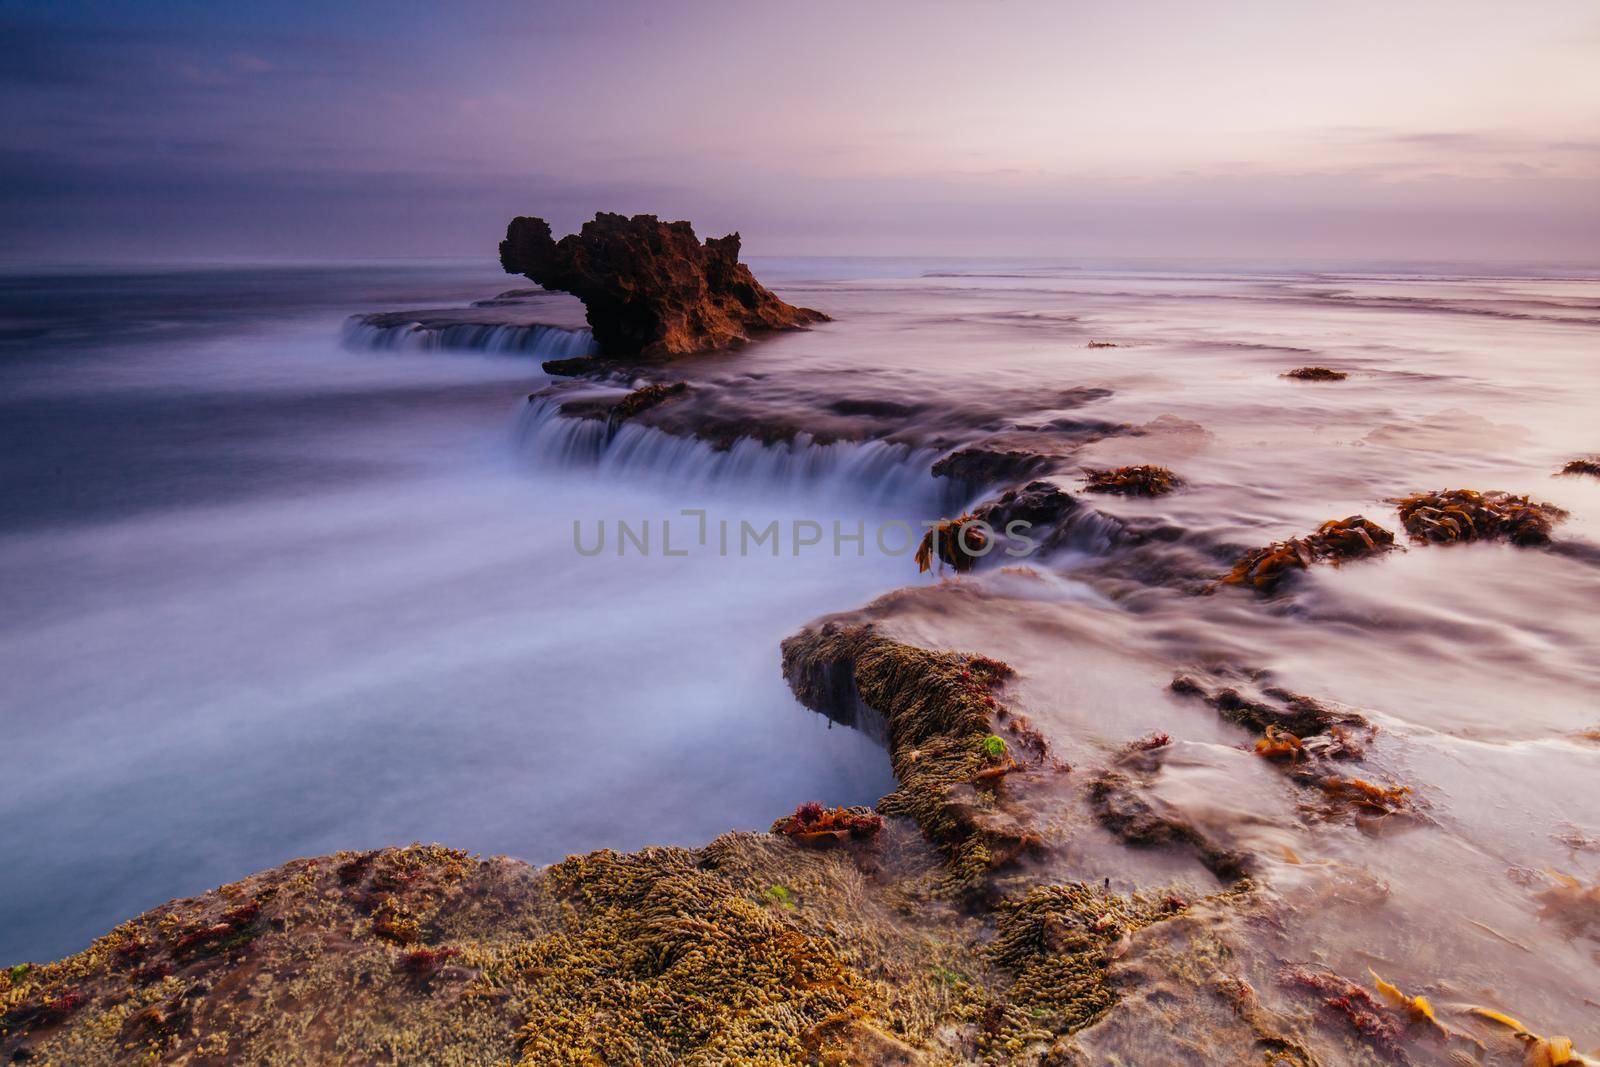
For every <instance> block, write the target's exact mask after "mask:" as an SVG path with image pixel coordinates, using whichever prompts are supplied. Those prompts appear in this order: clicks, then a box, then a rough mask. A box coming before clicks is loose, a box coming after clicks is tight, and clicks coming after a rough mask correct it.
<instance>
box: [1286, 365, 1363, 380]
mask: <svg viewBox="0 0 1600 1067" xmlns="http://www.w3.org/2000/svg"><path fill="white" fill-rule="evenodd" d="M1279 377H1281V378H1294V379H1295V380H1296V381H1302V382H1342V381H1344V380H1345V379H1346V378H1348V377H1350V375H1348V374H1346V373H1345V372H1344V371H1342V370H1334V369H1333V368H1332V367H1296V368H1295V369H1294V370H1291V371H1284V372H1283V374H1281V375H1279Z"/></svg>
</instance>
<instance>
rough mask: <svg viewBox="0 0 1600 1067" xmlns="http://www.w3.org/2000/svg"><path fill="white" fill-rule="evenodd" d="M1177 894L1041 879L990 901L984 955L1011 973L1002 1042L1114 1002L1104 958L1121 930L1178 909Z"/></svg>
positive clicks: (1086, 1016) (1072, 1021)
mask: <svg viewBox="0 0 1600 1067" xmlns="http://www.w3.org/2000/svg"><path fill="white" fill-rule="evenodd" d="M1187 907H1188V903H1187V902H1186V901H1184V900H1182V899H1181V898H1179V897H1175V896H1170V895H1169V896H1166V897H1164V898H1161V899H1158V900H1153V899H1149V898H1146V897H1144V896H1141V895H1138V894H1135V895H1133V896H1121V895H1119V894H1116V893H1112V892H1109V891H1108V890H1106V889H1104V888H1102V887H1100V886H1096V885H1090V884H1086V883H1082V882H1074V883H1069V884H1067V885H1041V886H1035V887H1033V888H1032V889H1030V890H1028V892H1027V893H1026V895H1024V896H1023V897H1022V898H1021V899H1018V900H1011V901H1003V902H1001V903H1000V904H999V905H998V907H997V908H996V921H995V937H994V941H993V942H992V944H991V945H990V946H989V957H990V959H991V960H992V961H993V962H994V963H995V964H997V965H998V966H1000V967H1002V968H1004V969H1005V970H1006V971H1008V972H1010V973H1011V974H1012V975H1013V979H1012V983H1011V987H1010V988H1009V989H1008V990H1007V1000H1008V1002H1009V1003H1008V1005H1007V1007H1006V1009H1005V1012H1004V1014H1003V1015H1002V1018H1001V1019H1000V1020H999V1025H998V1026H996V1027H995V1029H996V1030H998V1031H999V1032H1000V1034H1001V1035H1002V1038H1003V1043H1004V1045H1005V1049H1006V1051H1008V1052H1012V1053H1016V1052H1018V1051H1020V1049H1021V1048H1022V1047H1023V1046H1024V1045H1025V1044H1026V1043H1027V1042H1029V1041H1039V1040H1049V1039H1050V1038H1051V1037H1053V1036H1055V1035H1056V1034H1061V1033H1073V1032H1075V1031H1078V1030H1081V1029H1083V1028H1084V1027H1086V1026H1089V1025H1091V1024H1092V1023H1094V1022H1096V1021H1097V1020H1099V1019H1100V1018H1102V1017H1103V1016H1104V1015H1105V1014H1106V1012H1108V1011H1109V1010H1110V1009H1111V1008H1112V1006H1113V1005H1115V1004H1116V1002H1117V990H1116V987H1115V986H1114V985H1113V984H1112V982H1111V980H1110V965H1111V962H1112V960H1113V959H1114V958H1115V957H1116V955H1117V954H1118V952H1119V947H1120V946H1122V945H1123V944H1125V941H1126V939H1127V937H1128V936H1129V935H1130V934H1133V933H1135V932H1137V931H1139V930H1142V929H1143V928H1145V927H1147V926H1149V925H1150V924H1152V923H1154V922H1158V921H1160V920H1163V919H1168V918H1171V917H1172V916H1174V915H1177V914H1179V913H1181V912H1182V911H1184V910H1185V909H1186V908H1187Z"/></svg>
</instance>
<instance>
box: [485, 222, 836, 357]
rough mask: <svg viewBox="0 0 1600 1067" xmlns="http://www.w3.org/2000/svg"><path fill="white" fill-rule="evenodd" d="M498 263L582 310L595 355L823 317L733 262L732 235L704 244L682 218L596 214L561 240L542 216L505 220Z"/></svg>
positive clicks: (690, 343)
mask: <svg viewBox="0 0 1600 1067" xmlns="http://www.w3.org/2000/svg"><path fill="white" fill-rule="evenodd" d="M500 263H501V265H502V266H503V267H505V269H506V271H507V273H510V274H522V275H525V276H526V277H528V278H531V279H532V280H533V281H536V282H538V283H539V284H540V285H542V286H544V287H545V288H546V289H551V290H558V291H561V292H567V293H571V294H573V295H574V296H576V297H578V299H580V300H582V301H583V303H584V306H585V307H587V308H588V318H589V326H590V328H591V329H592V330H593V331H594V338H595V341H596V342H597V343H598V344H599V346H600V351H601V354H602V355H604V356H611V357H619V356H646V357H666V356H679V355H684V354H687V353H690V352H700V351H704V350H706V349H712V348H721V347H723V346H725V345H730V344H735V343H737V342H740V341H746V340H749V339H750V338H751V337H752V336H753V335H756V334H760V333H766V332H771V331H773V330H793V329H800V328H802V327H805V326H808V325H810V324H812V323H814V322H823V321H826V319H827V316H826V315H824V314H822V313H821V312H819V311H812V310H811V309H809V308H798V307H794V306H793V305H790V304H786V303H784V302H783V301H782V300H779V299H778V298H777V297H776V296H774V295H773V294H772V292H771V291H770V290H768V289H767V288H766V286H764V285H762V284H761V283H760V282H758V281H756V279H755V275H753V274H751V273H750V268H748V267H746V266H745V265H744V264H743V263H740V262H739V235H738V234H737V233H731V234H729V235H728V236H726V237H713V238H710V239H709V240H707V241H706V242H705V243H704V244H701V243H700V240H699V239H698V238H697V237H695V234H694V227H693V226H691V225H690V224H689V223H687V222H661V221H660V220H658V219H657V218H656V217H655V216H654V215H635V216H633V217H632V218H628V217H627V216H625V215H613V214H607V213H605V212H601V213H600V214H598V215H596V216H595V217H594V219H593V220H592V221H590V222H586V223H584V224H583V229H582V230H581V231H579V232H578V233H576V234H569V235H568V236H566V237H563V238H562V239H561V240H560V241H557V240H555V239H554V238H553V237H552V236H551V234H550V224H549V223H547V222H545V221H544V220H543V219H537V218H528V217H520V218H515V219H512V220H511V225H510V226H509V227H507V228H506V239H505V240H504V241H502V242H500Z"/></svg>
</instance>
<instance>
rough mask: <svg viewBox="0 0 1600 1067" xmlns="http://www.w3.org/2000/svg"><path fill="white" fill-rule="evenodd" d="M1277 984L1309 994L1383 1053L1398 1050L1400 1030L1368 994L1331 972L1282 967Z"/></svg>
mask: <svg viewBox="0 0 1600 1067" xmlns="http://www.w3.org/2000/svg"><path fill="white" fill-rule="evenodd" d="M1278 980H1279V981H1280V982H1282V983H1283V984H1285V985H1287V986H1291V987H1298V988H1300V989H1305V990H1309V991H1311V992H1313V993H1315V994H1317V996H1318V997H1319V999H1320V1002H1321V1004H1322V1007H1323V1008H1324V1010H1326V1011H1328V1012H1331V1013H1332V1014H1334V1015H1337V1016H1339V1017H1340V1018H1342V1019H1343V1020H1344V1021H1345V1022H1346V1023H1348V1024H1349V1025H1350V1027H1351V1029H1353V1030H1355V1032H1356V1033H1357V1034H1360V1035H1361V1036H1362V1037H1363V1038H1365V1039H1366V1040H1367V1041H1369V1042H1371V1043H1372V1044H1373V1045H1376V1046H1377V1047H1379V1048H1380V1049H1382V1050H1384V1051H1385V1052H1388V1053H1391V1054H1395V1053H1398V1052H1399V1050H1400V1037H1401V1032H1400V1026H1399V1024H1397V1023H1396V1022H1395V1021H1394V1019H1393V1018H1391V1017H1390V1015H1389V1013H1388V1012H1386V1011H1384V1009H1383V1005H1382V1004H1379V1003H1378V1001H1377V999H1376V998H1374V997H1373V995H1372V994H1371V993H1368V992H1367V991H1366V990H1365V989H1363V988H1361V986H1359V985H1357V984H1356V983H1354V982H1352V981H1350V980H1349V979H1348V978H1344V977H1342V976H1340V975H1337V974H1334V973H1333V972H1332V971H1314V970H1311V969H1310V968H1307V967H1285V968H1284V969H1283V970H1281V971H1279V972H1278Z"/></svg>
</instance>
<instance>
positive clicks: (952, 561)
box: [916, 512, 989, 574]
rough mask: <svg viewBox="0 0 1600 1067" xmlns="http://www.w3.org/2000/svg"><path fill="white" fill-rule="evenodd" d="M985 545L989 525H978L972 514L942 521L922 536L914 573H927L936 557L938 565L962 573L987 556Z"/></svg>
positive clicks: (929, 528)
mask: <svg viewBox="0 0 1600 1067" xmlns="http://www.w3.org/2000/svg"><path fill="white" fill-rule="evenodd" d="M988 545H989V533H988V524H987V523H980V521H979V520H978V519H977V517H976V516H975V515H973V514H972V513H971V512H968V513H966V514H964V515H962V516H961V517H960V518H956V519H945V520H943V521H942V522H939V523H938V524H936V525H933V526H930V527H928V532H927V533H925V534H923V535H922V543H921V544H920V545H918V546H917V554H916V560H917V572H918V573H919V574H926V573H927V572H928V571H930V570H932V569H933V562H934V560H935V559H936V558H937V559H938V561H939V563H940V565H941V566H942V565H944V564H949V565H950V567H952V568H953V569H954V570H955V571H956V573H957V574H965V573H966V572H967V571H970V570H972V568H973V567H975V566H977V564H978V560H979V559H980V558H981V557H982V556H984V555H987V548H988Z"/></svg>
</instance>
